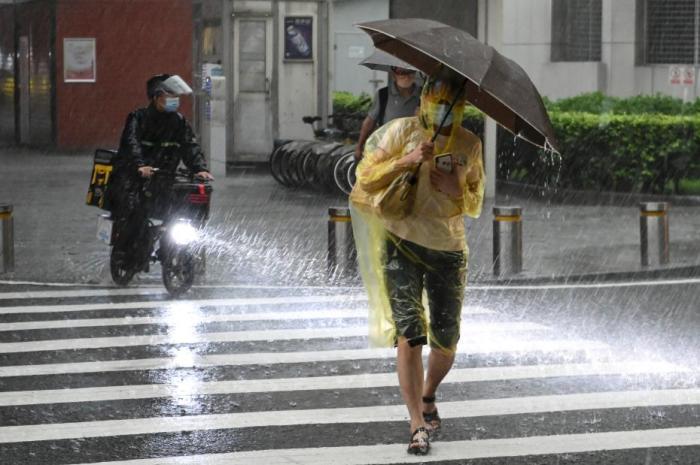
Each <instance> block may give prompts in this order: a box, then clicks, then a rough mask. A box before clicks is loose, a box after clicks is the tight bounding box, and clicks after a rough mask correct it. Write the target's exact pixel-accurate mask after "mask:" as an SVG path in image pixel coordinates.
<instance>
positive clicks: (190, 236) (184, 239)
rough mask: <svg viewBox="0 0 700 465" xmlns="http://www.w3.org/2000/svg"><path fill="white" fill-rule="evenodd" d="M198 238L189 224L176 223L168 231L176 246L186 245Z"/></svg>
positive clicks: (195, 231)
mask: <svg viewBox="0 0 700 465" xmlns="http://www.w3.org/2000/svg"><path fill="white" fill-rule="evenodd" d="M198 237H199V234H198V233H197V229H196V228H195V227H194V226H192V225H191V224H189V223H176V224H175V225H173V227H172V229H171V230H170V238H171V239H172V240H173V242H175V243H176V244H177V245H187V244H191V243H192V242H194V241H196V240H197V238H198Z"/></svg>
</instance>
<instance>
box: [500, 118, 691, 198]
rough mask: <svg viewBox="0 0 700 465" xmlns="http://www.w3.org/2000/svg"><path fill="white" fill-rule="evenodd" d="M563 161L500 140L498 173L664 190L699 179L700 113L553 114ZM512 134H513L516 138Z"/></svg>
mask: <svg viewBox="0 0 700 465" xmlns="http://www.w3.org/2000/svg"><path fill="white" fill-rule="evenodd" d="M550 117H551V120H552V125H553V126H554V129H555V132H556V134H557V138H558V140H559V145H560V149H561V159H560V160H557V158H556V157H555V158H554V159H552V158H551V157H550V158H547V157H545V156H544V154H543V151H541V150H536V149H533V148H531V146H527V145H526V143H525V142H517V143H511V145H510V146H508V144H507V141H505V140H503V139H501V141H499V142H501V144H500V147H499V155H500V160H499V163H498V175H499V178H501V179H511V180H517V181H522V182H527V183H531V184H536V185H541V186H546V185H551V184H553V183H554V182H555V181H556V184H557V185H558V186H559V187H562V188H571V189H583V190H610V191H619V192H644V193H655V194H661V193H664V192H665V188H666V186H667V184H668V183H669V181H673V182H674V183H675V185H676V186H678V181H679V180H680V179H681V178H690V177H700V157H698V148H699V147H700V116H669V115H661V114H655V115H650V114H647V115H629V114H627V115H626V114H609V113H608V114H600V115H596V114H591V113H574V112H550ZM511 138H512V136H511Z"/></svg>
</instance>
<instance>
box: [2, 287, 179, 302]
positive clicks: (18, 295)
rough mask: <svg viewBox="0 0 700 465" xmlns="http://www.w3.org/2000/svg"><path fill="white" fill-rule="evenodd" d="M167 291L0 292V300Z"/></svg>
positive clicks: (136, 288) (138, 289)
mask: <svg viewBox="0 0 700 465" xmlns="http://www.w3.org/2000/svg"><path fill="white" fill-rule="evenodd" d="M165 294H167V292H166V291H165V289H163V288H159V287H135V288H128V289H75V290H66V291H57V290H51V291H23V292H0V300H15V299H17V300H18V299H56V298H63V299H67V298H71V297H113V296H125V295H138V296H143V295H165Z"/></svg>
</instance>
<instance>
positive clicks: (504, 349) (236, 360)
mask: <svg viewBox="0 0 700 465" xmlns="http://www.w3.org/2000/svg"><path fill="white" fill-rule="evenodd" d="M609 350H610V347H609V346H608V345H606V344H604V343H602V342H598V341H593V340H588V339H553V340H517V339H512V338H508V339H507V340H493V339H492V340H484V341H478V342H477V341H466V340H464V342H460V343H459V345H458V346H457V353H459V354H474V355H475V354H494V353H497V354H522V353H526V352H544V353H561V352H566V353H571V352H574V351H586V352H588V353H589V355H590V356H592V355H594V353H598V352H601V353H603V355H605V352H607V351H609ZM395 356H396V351H395V350H394V349H350V350H322V351H316V352H254V353H243V354H214V355H198V354H196V353H195V352H193V351H191V350H190V349H187V348H183V349H180V350H178V352H177V354H176V355H175V357H167V358H148V359H133V360H129V359H127V360H107V361H96V362H77V363H46V364H37V365H10V366H0V377H10V376H40V375H57V374H70V373H100V372H114V371H143V370H159V369H174V368H203V367H213V366H233V365H272V364H291V363H313V362H331V361H344V360H345V361H347V360H370V359H386V358H394V357H395Z"/></svg>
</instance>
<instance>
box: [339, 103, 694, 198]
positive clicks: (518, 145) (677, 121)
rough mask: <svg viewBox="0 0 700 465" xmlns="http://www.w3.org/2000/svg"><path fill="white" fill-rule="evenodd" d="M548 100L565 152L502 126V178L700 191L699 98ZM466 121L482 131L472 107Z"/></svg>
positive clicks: (596, 188) (550, 183)
mask: <svg viewBox="0 0 700 465" xmlns="http://www.w3.org/2000/svg"><path fill="white" fill-rule="evenodd" d="M339 94H343V95H339ZM345 94H346V95H345ZM335 95H338V98H337V99H336V98H335ZM348 96H352V95H351V94H347V93H336V94H334V103H335V102H336V101H337V102H342V103H343V105H344V107H345V108H357V102H358V101H359V98H357V97H352V98H350V97H348ZM545 105H546V106H547V108H548V109H549V116H550V118H551V120H552V125H553V127H554V131H555V133H556V135H557V139H558V141H559V146H560V149H561V155H558V154H551V153H549V154H548V153H544V151H542V150H539V149H536V148H534V147H533V146H532V145H530V144H528V143H527V142H525V141H523V140H521V139H516V138H515V137H513V135H512V134H511V133H510V132H508V131H506V130H504V129H502V128H500V127H499V131H498V139H497V140H498V142H497V145H498V147H497V151H498V157H497V160H498V162H497V177H498V179H502V180H509V181H517V182H523V183H527V184H533V185H538V186H544V187H558V188H564V189H580V190H594V191H601V190H602V191H617V192H639V193H650V194H664V193H666V194H667V193H671V192H673V193H695V194H700V192H695V191H692V190H691V191H688V189H689V187H687V186H696V185H698V182H697V180H700V100H698V101H696V102H692V103H683V102H682V101H681V100H679V99H674V98H672V97H667V96H661V95H656V96H637V97H632V98H627V99H621V98H616V97H607V96H604V95H603V94H600V93H591V94H583V95H580V96H576V97H572V98H568V99H562V100H559V101H556V102H551V101H547V100H546V99H545ZM334 108H335V107H334ZM463 125H464V126H465V127H466V128H468V129H470V130H471V131H472V132H474V133H475V134H477V135H479V136H482V135H483V130H484V129H483V128H484V120H483V115H482V113H481V112H479V111H478V110H477V109H476V108H474V107H468V109H467V111H466V113H465V118H464V124H463Z"/></svg>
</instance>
